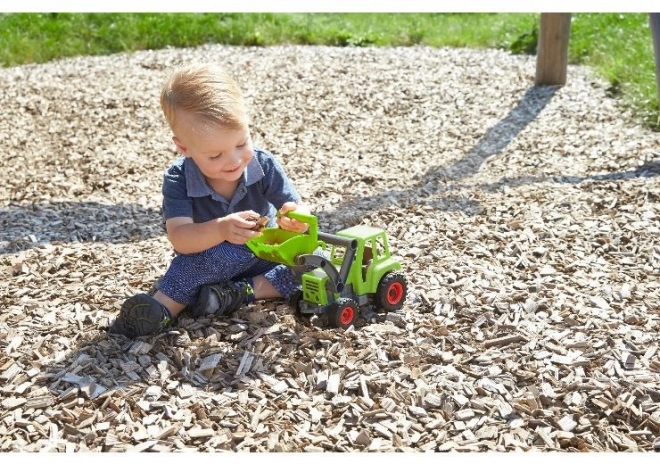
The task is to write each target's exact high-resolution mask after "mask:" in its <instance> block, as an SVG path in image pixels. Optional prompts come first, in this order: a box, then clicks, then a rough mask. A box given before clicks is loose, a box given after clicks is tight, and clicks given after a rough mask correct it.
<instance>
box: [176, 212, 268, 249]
mask: <svg viewBox="0 0 660 464" xmlns="http://www.w3.org/2000/svg"><path fill="white" fill-rule="evenodd" d="M254 216H257V217H258V216H259V215H258V214H256V213H255V212H254V211H241V212H240V213H234V214H230V215H228V216H225V217H222V218H217V219H212V220H210V221H206V222H200V223H195V222H193V220H192V218H189V217H175V218H171V219H168V220H167V221H166V222H165V227H166V228H167V238H169V240H170V242H171V243H172V246H173V247H174V249H175V250H176V251H177V252H178V253H182V254H190V253H199V252H200V251H204V250H208V249H209V248H211V247H214V246H216V245H218V244H220V243H222V242H230V243H234V244H236V245H243V244H244V243H245V242H247V241H248V240H250V239H251V238H252V237H256V236H258V235H259V234H260V232H256V231H254V230H251V229H252V228H253V227H254V221H250V220H248V219H249V218H252V217H254Z"/></svg>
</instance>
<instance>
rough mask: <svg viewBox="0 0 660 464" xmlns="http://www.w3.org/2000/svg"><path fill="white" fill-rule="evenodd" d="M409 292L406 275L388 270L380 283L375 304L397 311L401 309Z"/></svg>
mask: <svg viewBox="0 0 660 464" xmlns="http://www.w3.org/2000/svg"><path fill="white" fill-rule="evenodd" d="M407 294H408V281H407V280H406V276H404V275H403V274H401V273H399V272H388V273H387V274H385V275H384V276H383V277H382V278H381V279H380V282H379V283H378V289H377V290H376V296H375V300H376V301H375V304H376V306H377V307H378V308H379V309H384V310H385V311H397V310H399V309H401V307H402V306H403V303H404V302H405V301H406V295H407Z"/></svg>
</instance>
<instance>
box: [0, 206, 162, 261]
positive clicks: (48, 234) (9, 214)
mask: <svg viewBox="0 0 660 464" xmlns="http://www.w3.org/2000/svg"><path fill="white" fill-rule="evenodd" d="M164 232H165V228H164V225H163V218H162V215H161V213H160V210H159V209H156V208H145V207H142V206H140V205H136V204H122V203H120V204H115V205H108V204H101V203H96V202H44V203H32V204H30V205H16V206H9V207H3V208H0V254H5V253H16V252H18V251H21V250H26V249H29V248H32V247H35V246H39V245H41V244H43V243H52V244H56V243H57V242H65V243H71V242H106V243H126V242H131V241H136V240H145V239H149V238H153V237H158V236H161V235H163V234H164Z"/></svg>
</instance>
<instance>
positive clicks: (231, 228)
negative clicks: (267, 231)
mask: <svg viewBox="0 0 660 464" xmlns="http://www.w3.org/2000/svg"><path fill="white" fill-rule="evenodd" d="M254 218H257V219H258V218H259V214H257V213H255V212H254V211H240V212H238V213H233V214H229V215H227V216H225V217H223V218H221V219H220V220H219V221H218V225H219V226H220V230H221V232H222V235H223V237H225V240H226V241H227V242H229V243H233V244H234V245H244V244H245V242H247V241H248V240H250V239H251V238H254V237H258V236H259V235H261V231H257V230H254V226H255V221H254Z"/></svg>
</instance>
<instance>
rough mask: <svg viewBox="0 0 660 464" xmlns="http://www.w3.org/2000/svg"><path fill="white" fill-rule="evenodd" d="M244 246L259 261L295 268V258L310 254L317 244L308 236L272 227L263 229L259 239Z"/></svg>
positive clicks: (254, 239) (256, 238)
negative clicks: (259, 259)
mask: <svg viewBox="0 0 660 464" xmlns="http://www.w3.org/2000/svg"><path fill="white" fill-rule="evenodd" d="M246 245H247V246H248V247H249V248H250V250H252V252H253V253H254V254H255V255H256V256H257V257H259V258H261V259H265V260H268V261H273V262H276V263H282V264H286V265H287V266H295V265H296V263H295V259H296V256H298V255H300V254H310V253H312V252H313V251H314V250H315V249H316V247H317V246H318V243H317V240H316V239H314V238H313V237H311V236H310V235H308V234H301V233H299V232H291V231H288V230H284V229H280V228H278V227H273V228H267V229H264V230H263V231H262V232H261V235H260V236H259V237H255V238H253V239H251V240H249V241H248V242H247V243H246Z"/></svg>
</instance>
